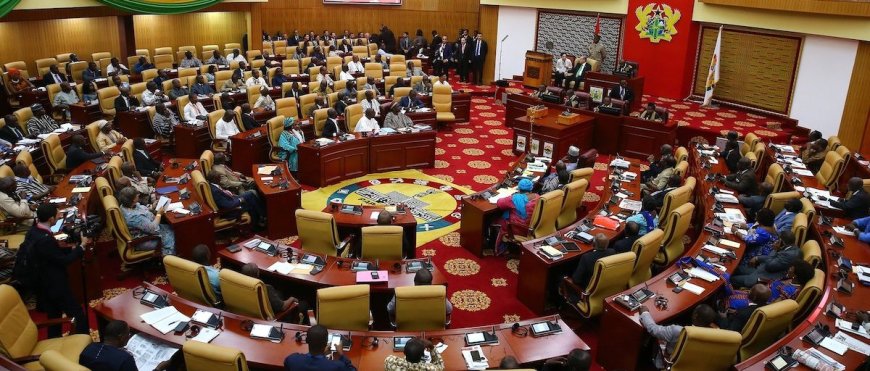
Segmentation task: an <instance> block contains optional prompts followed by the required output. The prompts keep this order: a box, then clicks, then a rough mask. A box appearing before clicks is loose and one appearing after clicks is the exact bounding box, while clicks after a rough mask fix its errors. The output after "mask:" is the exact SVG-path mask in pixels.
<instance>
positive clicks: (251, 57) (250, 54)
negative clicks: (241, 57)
mask: <svg viewBox="0 0 870 371" xmlns="http://www.w3.org/2000/svg"><path fill="white" fill-rule="evenodd" d="M245 56H246V57H247V59H248V60H249V61H251V62H253V61H254V59H255V58H257V57H262V56H263V52H262V51H260V50H256V49H255V50H248V51H247V52H245Z"/></svg>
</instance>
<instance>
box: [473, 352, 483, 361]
mask: <svg viewBox="0 0 870 371" xmlns="http://www.w3.org/2000/svg"><path fill="white" fill-rule="evenodd" d="M471 360H472V361H474V362H480V361H483V357H482V356H481V354H480V352H479V351H477V350H472V351H471Z"/></svg>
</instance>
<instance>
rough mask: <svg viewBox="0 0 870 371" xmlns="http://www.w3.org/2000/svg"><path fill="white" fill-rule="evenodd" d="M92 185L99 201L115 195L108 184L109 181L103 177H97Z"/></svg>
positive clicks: (112, 188)
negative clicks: (95, 189)
mask: <svg viewBox="0 0 870 371" xmlns="http://www.w3.org/2000/svg"><path fill="white" fill-rule="evenodd" d="M94 184H95V185H96V187H97V194H99V195H100V200H102V199H103V197H106V196H114V195H115V191H114V187H113V185H111V184H109V181H108V180H107V179H106V178H105V177H101V176H98V177H97V178H96V179H94Z"/></svg>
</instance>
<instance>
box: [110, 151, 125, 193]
mask: <svg viewBox="0 0 870 371" xmlns="http://www.w3.org/2000/svg"><path fill="white" fill-rule="evenodd" d="M123 163H124V160H123V159H122V158H120V157H118V156H112V158H110V159H109V164H108V165H107V166H106V177H107V178H106V179H107V180H108V181H109V184H112V185H113V186H114V185H115V184H116V182H117V181H118V179H121V176H122V174H121V164H123Z"/></svg>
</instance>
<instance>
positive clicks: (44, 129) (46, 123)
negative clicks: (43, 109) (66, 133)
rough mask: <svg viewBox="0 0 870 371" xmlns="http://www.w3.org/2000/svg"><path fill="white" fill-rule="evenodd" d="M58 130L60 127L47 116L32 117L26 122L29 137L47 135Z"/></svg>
mask: <svg viewBox="0 0 870 371" xmlns="http://www.w3.org/2000/svg"><path fill="white" fill-rule="evenodd" d="M59 128H60V125H58V124H57V122H55V121H54V120H53V119H52V118H51V117H50V116H48V115H43V116H41V117H36V116H33V117H32V118H31V119H30V120H27V131H28V132H29V133H30V134H31V135H33V134H49V133H51V132H52V131H54V130H56V129H59Z"/></svg>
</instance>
